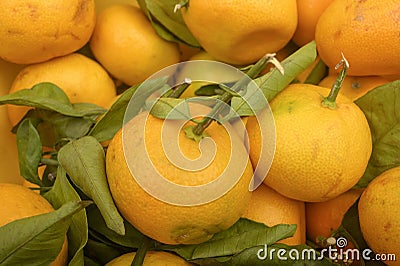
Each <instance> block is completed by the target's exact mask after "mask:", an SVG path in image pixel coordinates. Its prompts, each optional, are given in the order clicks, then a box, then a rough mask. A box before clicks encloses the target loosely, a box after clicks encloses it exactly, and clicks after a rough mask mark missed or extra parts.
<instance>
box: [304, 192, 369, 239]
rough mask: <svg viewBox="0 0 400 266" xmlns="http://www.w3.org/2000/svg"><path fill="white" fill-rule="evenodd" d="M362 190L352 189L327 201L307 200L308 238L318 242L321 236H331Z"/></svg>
mask: <svg viewBox="0 0 400 266" xmlns="http://www.w3.org/2000/svg"><path fill="white" fill-rule="evenodd" d="M362 192H363V190H362V189H350V190H348V191H346V192H344V193H342V194H340V195H339V196H337V197H335V198H333V199H330V200H327V201H323V202H307V203H306V224H307V238H308V239H309V240H311V241H313V242H316V241H317V238H318V237H319V236H322V237H325V238H328V237H330V236H331V234H332V232H333V231H334V230H337V229H338V228H339V226H340V225H341V223H342V220H343V216H344V215H345V214H346V212H347V211H348V210H349V208H350V207H351V205H353V204H354V202H356V200H357V199H358V197H359V196H360V195H361V193H362Z"/></svg>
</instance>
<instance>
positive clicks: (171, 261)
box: [106, 251, 192, 266]
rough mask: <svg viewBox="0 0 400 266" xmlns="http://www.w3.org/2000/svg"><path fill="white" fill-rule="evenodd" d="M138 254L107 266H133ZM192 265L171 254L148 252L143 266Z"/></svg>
mask: <svg viewBox="0 0 400 266" xmlns="http://www.w3.org/2000/svg"><path fill="white" fill-rule="evenodd" d="M135 255H136V252H131V253H126V254H124V255H121V256H119V257H117V258H115V259H113V260H112V261H110V262H108V263H107V264H106V266H129V265H131V263H132V261H133V258H134V257H135ZM190 265H192V264H191V263H189V262H187V261H186V260H184V259H182V258H181V257H178V256H177V255H174V254H172V253H169V252H163V251H148V252H147V253H146V256H145V257H144V261H143V266H190Z"/></svg>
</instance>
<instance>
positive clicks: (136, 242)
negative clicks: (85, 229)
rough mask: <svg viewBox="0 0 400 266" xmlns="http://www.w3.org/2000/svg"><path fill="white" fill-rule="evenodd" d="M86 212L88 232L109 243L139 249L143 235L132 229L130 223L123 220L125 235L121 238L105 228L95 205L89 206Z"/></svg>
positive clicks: (105, 225) (104, 223)
mask: <svg viewBox="0 0 400 266" xmlns="http://www.w3.org/2000/svg"><path fill="white" fill-rule="evenodd" d="M86 211H87V215H88V223H89V228H90V230H94V231H96V232H97V233H99V234H101V235H102V236H104V237H106V238H107V239H108V240H110V241H111V242H113V243H115V244H118V245H120V246H124V247H129V248H139V246H140V244H141V242H142V239H143V234H142V233H140V232H139V231H138V230H137V229H136V228H134V227H133V226H132V225H131V224H130V223H128V222H127V221H125V220H124V225H125V235H123V236H122V235H120V234H117V233H116V232H114V231H113V230H111V229H110V228H108V227H107V224H106V222H105V221H104V218H103V217H102V215H101V213H100V211H99V209H98V208H97V207H96V206H95V205H92V206H89V207H88V208H87V210H86Z"/></svg>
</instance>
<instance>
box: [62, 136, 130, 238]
mask: <svg viewBox="0 0 400 266" xmlns="http://www.w3.org/2000/svg"><path fill="white" fill-rule="evenodd" d="M58 161H59V163H60V165H61V166H62V167H63V168H64V169H65V171H66V172H67V174H68V175H69V176H70V178H71V180H72V181H73V182H74V184H75V185H76V186H77V187H78V188H79V189H80V190H82V191H83V192H84V193H85V194H86V195H87V196H88V197H90V198H91V199H93V201H94V202H95V203H96V205H97V207H98V208H99V209H100V212H101V214H102V215H103V217H104V220H105V221H106V223H107V226H108V227H109V228H110V229H112V230H114V231H115V232H117V233H118V234H121V235H123V234H125V227H124V223H123V219H122V217H121V215H120V214H119V212H118V210H117V208H116V206H115V204H114V201H113V199H112V197H111V192H110V190H109V187H108V183H107V178H106V170H105V155H104V150H103V147H102V146H101V145H100V143H99V142H98V141H97V140H96V139H95V138H94V137H91V136H85V137H82V138H80V139H78V140H75V141H71V142H69V143H68V144H66V145H65V146H63V147H62V148H61V149H60V151H59V153H58Z"/></svg>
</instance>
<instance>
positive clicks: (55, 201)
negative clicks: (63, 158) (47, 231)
mask: <svg viewBox="0 0 400 266" xmlns="http://www.w3.org/2000/svg"><path fill="white" fill-rule="evenodd" d="M56 176H57V177H56V180H55V182H54V185H53V187H52V188H51V190H50V191H48V192H47V193H46V194H44V195H43V196H44V197H45V198H46V199H47V200H48V201H49V202H50V203H51V204H52V205H53V206H54V208H59V207H60V206H62V205H63V204H65V203H67V202H69V201H80V197H79V195H78V193H77V192H76V191H75V189H74V188H73V187H72V186H71V184H70V183H69V181H68V179H67V174H66V172H65V170H64V169H63V168H62V167H60V166H59V167H58V168H57V175H56ZM89 207H90V206H89ZM67 236H68V254H69V258H70V262H69V265H70V266H75V265H76V266H80V265H82V264H83V260H84V258H83V248H84V246H85V245H86V242H87V240H88V223H87V219H86V210H85V209H83V210H81V211H79V212H77V213H76V214H75V215H74V216H72V222H71V225H70V227H69V229H68V233H67Z"/></svg>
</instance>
